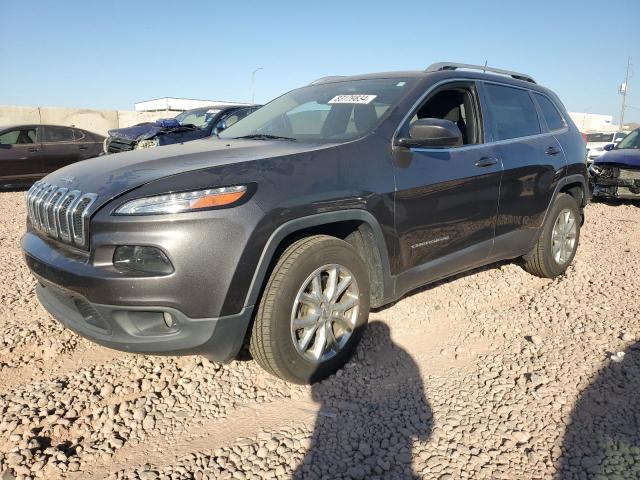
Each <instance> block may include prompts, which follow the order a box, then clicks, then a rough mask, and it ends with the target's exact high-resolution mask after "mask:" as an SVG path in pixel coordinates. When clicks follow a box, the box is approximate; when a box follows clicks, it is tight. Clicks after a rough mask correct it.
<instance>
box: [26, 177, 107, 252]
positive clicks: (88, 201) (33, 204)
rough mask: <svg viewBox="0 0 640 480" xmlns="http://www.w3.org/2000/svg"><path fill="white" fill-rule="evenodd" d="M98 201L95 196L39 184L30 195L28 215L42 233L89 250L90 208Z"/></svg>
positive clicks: (28, 195)
mask: <svg viewBox="0 0 640 480" xmlns="http://www.w3.org/2000/svg"><path fill="white" fill-rule="evenodd" d="M96 197H97V195H96V194H95V193H82V192H80V191H78V190H72V191H69V189H67V188H64V187H57V186H55V185H50V184H48V183H46V182H36V183H35V184H34V185H33V186H32V187H31V188H30V189H29V191H28V192H27V214H28V216H29V220H30V221H31V224H32V225H33V228H35V229H36V230H38V231H39V232H41V233H44V234H45V235H48V236H50V237H53V238H58V239H60V240H62V241H63V242H66V243H70V244H73V245H76V246H78V247H81V248H85V249H86V248H88V243H89V242H88V238H89V208H90V207H91V205H92V204H93V202H94V201H95V200H96Z"/></svg>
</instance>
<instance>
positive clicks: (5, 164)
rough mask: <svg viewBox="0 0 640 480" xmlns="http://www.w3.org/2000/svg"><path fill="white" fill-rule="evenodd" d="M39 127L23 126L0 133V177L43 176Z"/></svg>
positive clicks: (35, 177)
mask: <svg viewBox="0 0 640 480" xmlns="http://www.w3.org/2000/svg"><path fill="white" fill-rule="evenodd" d="M40 137H41V128H40V127H38V126H35V125H33V126H23V127H16V128H11V129H8V130H5V131H3V132H2V133H0V178H2V179H3V180H37V179H38V178H40V177H42V176H43V172H42V164H41V153H42V144H41V141H40Z"/></svg>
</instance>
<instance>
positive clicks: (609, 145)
mask: <svg viewBox="0 0 640 480" xmlns="http://www.w3.org/2000/svg"><path fill="white" fill-rule="evenodd" d="M614 148H616V145H615V143H610V144H608V145H605V146H604V149H605V150H606V151H607V152H609V151H611V150H613V149H614Z"/></svg>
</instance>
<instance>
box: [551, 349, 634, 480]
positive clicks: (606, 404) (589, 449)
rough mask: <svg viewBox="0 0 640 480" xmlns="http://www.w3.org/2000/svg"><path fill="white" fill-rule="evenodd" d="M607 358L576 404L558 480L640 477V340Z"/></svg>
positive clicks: (610, 479) (566, 436)
mask: <svg viewBox="0 0 640 480" xmlns="http://www.w3.org/2000/svg"><path fill="white" fill-rule="evenodd" d="M614 360H619V361H618V362H616V361H614ZM607 362H608V363H607V365H606V366H604V367H603V368H602V369H601V370H600V372H599V373H598V376H597V377H596V379H595V380H594V381H593V382H592V383H591V384H590V385H589V386H588V387H587V388H586V389H585V390H584V392H583V393H582V395H581V397H580V398H579V399H578V402H577V403H576V406H575V407H574V410H573V412H572V415H571V421H570V423H569V425H568V426H567V429H566V431H565V435H564V439H563V445H562V455H561V457H560V460H559V464H558V470H557V475H556V479H557V480H573V479H580V480H591V479H594V480H599V479H608V480H621V479H639V478H640V342H638V343H635V344H634V345H631V346H630V347H629V348H627V349H626V350H625V351H624V356H617V355H615V354H613V358H612V359H611V360H608V361H607Z"/></svg>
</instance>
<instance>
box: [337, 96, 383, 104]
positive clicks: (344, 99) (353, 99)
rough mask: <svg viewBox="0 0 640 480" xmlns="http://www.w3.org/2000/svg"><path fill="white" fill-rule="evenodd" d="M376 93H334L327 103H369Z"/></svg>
mask: <svg viewBox="0 0 640 480" xmlns="http://www.w3.org/2000/svg"><path fill="white" fill-rule="evenodd" d="M376 97H377V95H336V96H335V97H333V98H332V99H331V100H329V102H328V103H365V104H366V103H371V102H373V99H374V98H376Z"/></svg>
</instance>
